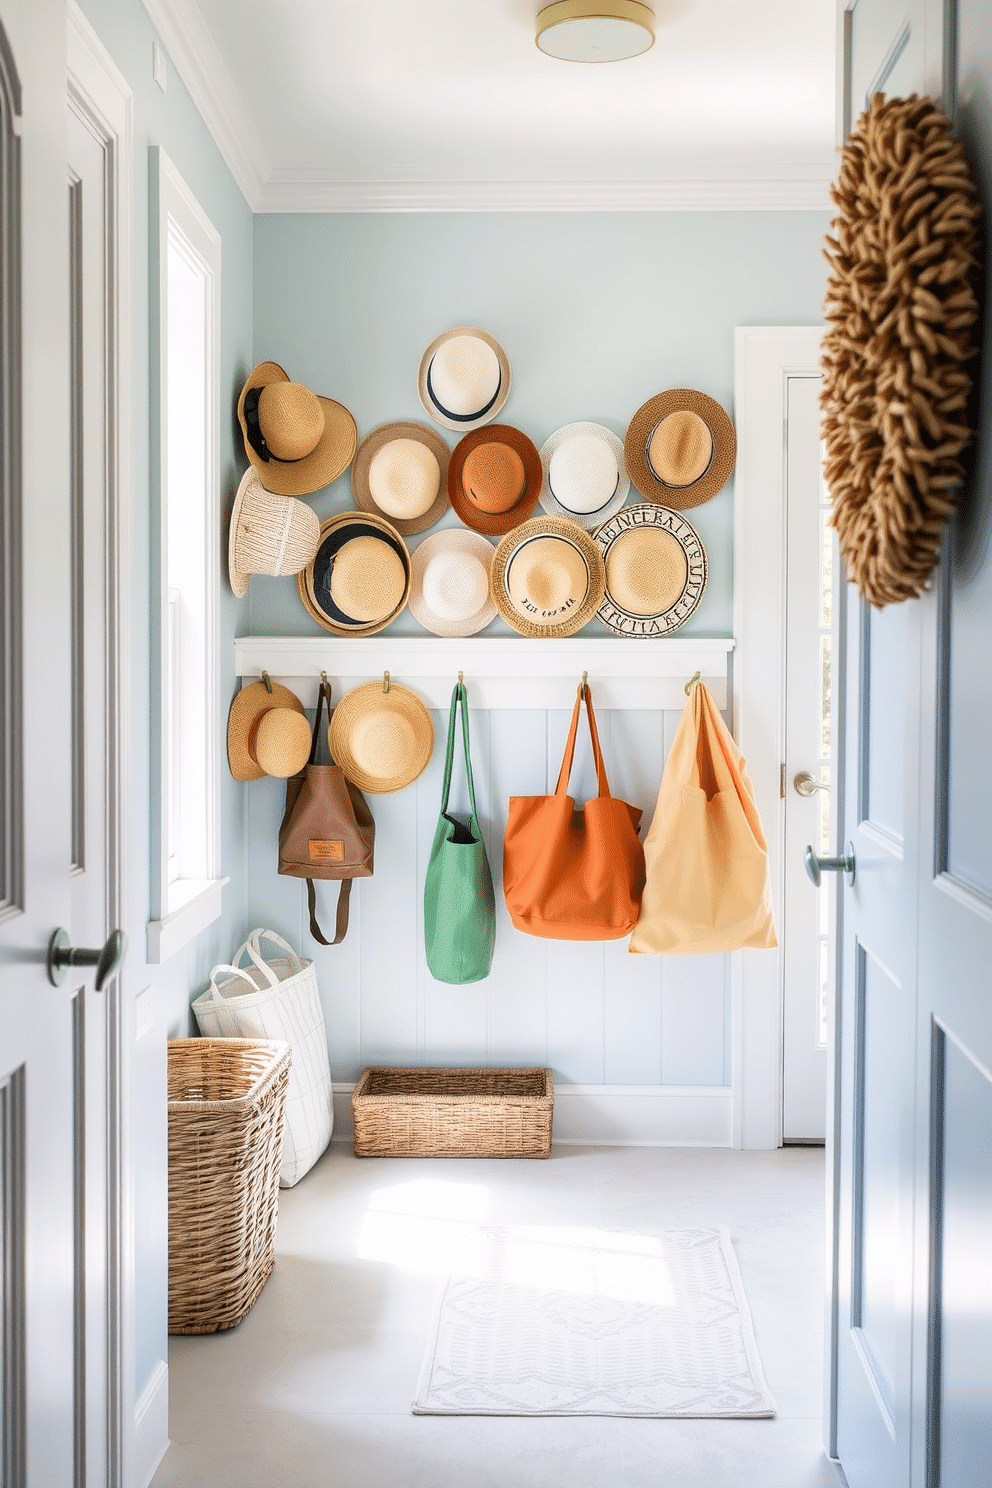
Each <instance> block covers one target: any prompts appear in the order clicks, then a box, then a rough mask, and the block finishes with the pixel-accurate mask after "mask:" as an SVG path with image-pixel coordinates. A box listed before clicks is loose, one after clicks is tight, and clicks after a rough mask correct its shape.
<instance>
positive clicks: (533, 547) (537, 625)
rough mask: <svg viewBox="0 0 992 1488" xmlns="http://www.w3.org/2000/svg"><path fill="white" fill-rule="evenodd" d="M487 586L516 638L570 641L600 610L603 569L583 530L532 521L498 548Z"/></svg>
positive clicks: (558, 520)
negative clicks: (535, 637) (555, 638)
mask: <svg viewBox="0 0 992 1488" xmlns="http://www.w3.org/2000/svg"><path fill="white" fill-rule="evenodd" d="M489 586H490V592H491V594H492V597H493V603H494V604H495V606H496V608H497V610H499V613H500V614H501V615H502V616H503V619H504V620H506V621H508V623H509V624H510V625H512V626H513V628H514V630H518V631H519V632H520V634H521V635H525V636H548V637H554V636H570V635H574V634H575V632H576V631H577V630H581V628H582V626H583V625H585V624H586V622H587V621H588V620H591V619H592V617H593V615H594V614H595V613H596V611H597V609H598V608H599V605H600V603H601V602H602V598H603V594H604V592H605V589H606V570H605V569H604V567H603V557H602V554H601V552H600V550H599V548H598V547H597V546H596V543H595V542H594V541H593V539H592V537H591V536H590V535H589V533H588V532H586V530H585V529H584V528H583V527H579V526H578V524H577V523H575V522H569V521H567V520H566V519H565V518H564V517H534V518H533V519H532V520H531V521H529V522H523V523H522V524H521V525H520V526H519V527H517V528H515V529H514V530H513V531H512V532H508V533H507V534H506V536H505V537H504V538H503V539H502V541H501V542H500V543H499V545H498V546H497V548H496V556H495V557H494V558H493V566H492V569H491V571H490V575H489Z"/></svg>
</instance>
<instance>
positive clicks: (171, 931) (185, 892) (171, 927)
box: [147, 878, 230, 966]
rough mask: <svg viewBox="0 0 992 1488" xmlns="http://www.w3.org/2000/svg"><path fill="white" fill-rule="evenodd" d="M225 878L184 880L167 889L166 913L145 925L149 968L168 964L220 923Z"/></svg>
mask: <svg viewBox="0 0 992 1488" xmlns="http://www.w3.org/2000/svg"><path fill="white" fill-rule="evenodd" d="M229 882H230V879H227V878H185V879H179V880H178V881H177V882H176V883H173V884H170V885H169V912H168V914H166V915H165V916H164V917H163V918H162V919H160V920H149V921H148V949H147V958H148V963H149V965H150V966H159V965H161V963H162V962H163V961H168V959H169V957H170V956H174V955H175V953H176V952H177V951H179V950H182V948H183V946H184V945H188V944H189V942H190V941H191V940H193V939H195V937H196V936H197V935H199V933H200V931H201V930H205V929H206V928H207V926H208V925H210V924H212V923H213V921H214V920H217V919H220V912H221V893H222V891H223V888H224V885H225V884H226V883H229Z"/></svg>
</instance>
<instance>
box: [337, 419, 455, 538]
mask: <svg viewBox="0 0 992 1488" xmlns="http://www.w3.org/2000/svg"><path fill="white" fill-rule="evenodd" d="M450 457H451V451H450V450H449V448H448V446H447V445H446V444H445V442H444V440H443V439H442V438H441V436H440V434H439V433H438V432H437V430H436V429H431V428H429V427H428V425H427V424H416V423H410V422H408V421H405V422H400V423H393V424H382V425H381V426H380V427H379V428H378V429H373V430H372V433H371V434H367V435H366V437H365V438H364V439H363V440H362V442H361V444H360V445H359V446H358V454H357V455H356V456H355V463H354V465H352V467H351V490H352V494H353V495H354V498H355V505H356V506H358V507H360V508H361V509H362V510H363V511H369V512H375V513H377V514H378V515H379V516H382V517H385V518H386V519H387V521H389V522H391V523H392V524H393V526H394V527H395V528H396V531H397V532H400V533H403V534H408V533H411V532H423V531H424V530H425V528H427V527H433V525H434V523H435V522H437V521H439V519H440V518H441V517H443V516H444V513H445V512H446V511H447V510H448V461H449V459H450Z"/></svg>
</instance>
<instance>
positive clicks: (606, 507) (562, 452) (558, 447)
mask: <svg viewBox="0 0 992 1488" xmlns="http://www.w3.org/2000/svg"><path fill="white" fill-rule="evenodd" d="M541 464H542V466H543V467H544V484H543V486H542V487H541V497H540V501H541V506H542V507H543V508H544V510H545V511H546V512H547V513H548V515H549V516H550V517H566V518H567V519H568V520H569V521H570V522H577V523H578V524H579V526H580V527H585V528H586V530H587V531H589V532H592V531H594V530H595V529H596V528H597V527H599V526H600V525H601V524H602V523H603V522H605V521H606V520H607V518H608V517H612V516H613V513H614V512H617V511H619V510H620V508H621V507H622V506H623V504H624V502H625V501H626V500H627V493H628V492H629V490H630V476H629V475H628V474H627V467H626V466H625V465H624V462H623V440H622V439H620V438H619V437H618V436H617V435H616V434H614V432H613V430H612V429H607V428H606V426H605V425H604V424H590V423H583V422H580V423H577V424H566V425H565V427H564V428H562V429H556V430H555V432H554V433H553V434H552V435H551V436H550V437H549V438H548V439H546V440H545V441H544V443H543V444H542V446H541Z"/></svg>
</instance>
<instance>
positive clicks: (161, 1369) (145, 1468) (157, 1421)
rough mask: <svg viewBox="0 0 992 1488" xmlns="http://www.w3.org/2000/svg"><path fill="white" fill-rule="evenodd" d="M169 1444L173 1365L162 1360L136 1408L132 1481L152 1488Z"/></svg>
mask: <svg viewBox="0 0 992 1488" xmlns="http://www.w3.org/2000/svg"><path fill="white" fill-rule="evenodd" d="M168 1447H169V1366H168V1365H167V1364H166V1362H165V1360H164V1359H159V1361H158V1363H157V1364H156V1366H155V1368H154V1369H153V1370H152V1376H151V1379H150V1380H149V1381H148V1383H147V1385H146V1386H145V1388H144V1389H143V1390H142V1392H141V1395H140V1397H139V1398H138V1402H137V1404H136V1405H135V1407H134V1456H133V1462H134V1472H133V1474H132V1481H133V1482H135V1483H138V1484H140V1485H141V1488H148V1484H149V1483H150V1482H151V1480H152V1478H153V1477H154V1476H155V1474H156V1472H157V1471H158V1468H159V1464H160V1463H161V1461H162V1458H163V1457H164V1456H165V1454H166V1452H167V1451H168Z"/></svg>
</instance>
